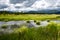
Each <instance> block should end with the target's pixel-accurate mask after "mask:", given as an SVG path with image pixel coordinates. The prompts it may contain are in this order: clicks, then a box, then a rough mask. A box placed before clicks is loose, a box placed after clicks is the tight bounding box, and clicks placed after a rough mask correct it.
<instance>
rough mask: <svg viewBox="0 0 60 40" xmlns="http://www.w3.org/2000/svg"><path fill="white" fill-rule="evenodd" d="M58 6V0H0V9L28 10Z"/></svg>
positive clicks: (59, 5) (59, 6)
mask: <svg viewBox="0 0 60 40" xmlns="http://www.w3.org/2000/svg"><path fill="white" fill-rule="evenodd" d="M57 8H60V0H0V10H7V11H30V10H42V9H57Z"/></svg>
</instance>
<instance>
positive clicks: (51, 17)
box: [0, 14, 60, 21]
mask: <svg viewBox="0 0 60 40" xmlns="http://www.w3.org/2000/svg"><path fill="white" fill-rule="evenodd" d="M18 20H60V16H59V15H56V14H50V15H49V14H19V15H16V14H0V21H18Z"/></svg>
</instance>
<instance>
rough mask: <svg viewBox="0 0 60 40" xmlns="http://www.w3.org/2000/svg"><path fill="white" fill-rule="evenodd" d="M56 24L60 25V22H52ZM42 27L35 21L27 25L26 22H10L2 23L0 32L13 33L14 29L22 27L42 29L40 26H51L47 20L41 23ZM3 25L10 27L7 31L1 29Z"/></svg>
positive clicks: (0, 23)
mask: <svg viewBox="0 0 60 40" xmlns="http://www.w3.org/2000/svg"><path fill="white" fill-rule="evenodd" d="M52 21H53V22H55V23H57V24H58V23H60V20H52ZM39 22H40V25H37V24H36V22H34V20H30V23H27V22H26V21H8V22H3V21H0V31H2V32H13V31H12V30H13V29H14V28H19V27H21V26H23V25H24V26H27V27H40V26H47V25H48V24H49V22H48V21H47V20H45V21H39ZM2 25H7V26H8V27H7V28H6V29H3V28H1V27H2ZM11 25H15V26H13V27H12V26H11ZM16 25H17V26H16Z"/></svg>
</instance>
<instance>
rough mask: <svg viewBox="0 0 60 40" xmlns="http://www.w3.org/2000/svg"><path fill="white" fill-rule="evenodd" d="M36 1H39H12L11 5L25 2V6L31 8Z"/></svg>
mask: <svg viewBox="0 0 60 40" xmlns="http://www.w3.org/2000/svg"><path fill="white" fill-rule="evenodd" d="M26 1H27V2H26ZM35 1H37V0H10V3H11V4H16V3H24V2H26V3H24V6H26V7H30V6H31V5H33V4H34V2H35Z"/></svg>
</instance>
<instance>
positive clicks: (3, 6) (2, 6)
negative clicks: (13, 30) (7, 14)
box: [0, 4, 8, 9]
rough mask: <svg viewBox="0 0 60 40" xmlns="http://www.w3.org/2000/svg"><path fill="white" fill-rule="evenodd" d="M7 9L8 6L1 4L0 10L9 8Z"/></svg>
mask: <svg viewBox="0 0 60 40" xmlns="http://www.w3.org/2000/svg"><path fill="white" fill-rule="evenodd" d="M7 7H8V5H3V4H0V9H3V8H7Z"/></svg>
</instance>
